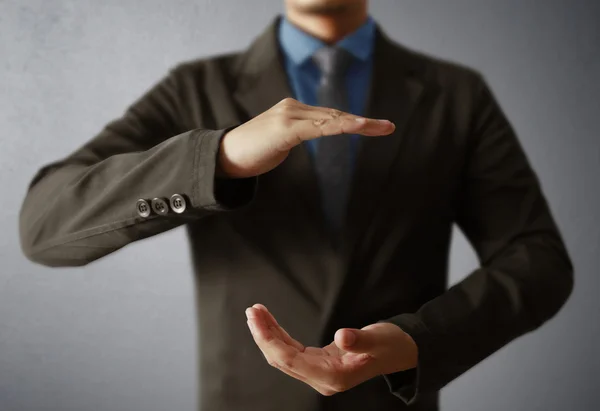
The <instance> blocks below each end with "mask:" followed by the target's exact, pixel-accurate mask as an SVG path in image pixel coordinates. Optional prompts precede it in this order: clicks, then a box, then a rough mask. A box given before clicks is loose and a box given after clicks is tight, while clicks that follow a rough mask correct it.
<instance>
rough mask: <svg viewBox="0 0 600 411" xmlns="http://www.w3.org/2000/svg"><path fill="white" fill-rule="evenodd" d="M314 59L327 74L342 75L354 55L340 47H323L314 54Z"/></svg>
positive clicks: (322, 71) (323, 72) (324, 73)
mask: <svg viewBox="0 0 600 411" xmlns="http://www.w3.org/2000/svg"><path fill="white" fill-rule="evenodd" d="M313 61H314V62H315V64H316V65H317V67H318V68H319V69H320V70H321V73H322V74H323V75H325V76H340V75H343V74H344V73H345V72H346V69H347V68H348V66H350V63H351V62H352V55H351V54H350V53H348V52H347V51H346V50H344V49H342V48H340V47H323V48H320V49H319V50H317V51H316V52H315V54H313Z"/></svg>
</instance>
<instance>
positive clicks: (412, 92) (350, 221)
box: [323, 28, 424, 341]
mask: <svg viewBox="0 0 600 411" xmlns="http://www.w3.org/2000/svg"><path fill="white" fill-rule="evenodd" d="M409 53H410V52H409V51H407V50H404V49H402V48H401V47H400V46H397V45H395V44H393V43H392V42H391V41H390V40H389V39H388V38H387V37H386V36H385V34H384V33H383V32H381V30H380V29H379V28H378V29H377V35H376V43H375V49H374V60H373V72H372V80H371V89H370V92H369V99H368V102H367V103H368V104H367V109H366V112H365V116H366V117H371V118H379V119H387V120H390V121H392V122H393V123H394V124H395V125H396V130H395V131H394V133H393V134H391V135H389V136H379V137H361V138H360V144H361V145H360V149H359V152H358V156H357V164H356V168H355V175H354V180H353V185H352V191H351V194H350V200H349V202H348V214H347V223H346V225H345V233H344V234H345V235H344V242H343V244H342V251H341V258H342V261H341V264H342V265H341V269H340V270H338V271H337V272H336V273H334V278H333V284H332V287H331V290H330V293H329V295H328V299H327V302H326V305H325V307H326V309H325V311H324V312H323V319H324V320H325V321H335V319H334V318H335V316H334V315H333V314H335V313H334V309H336V307H338V306H340V303H342V304H341V305H344V304H343V301H341V300H342V299H344V298H346V297H348V296H350V295H351V294H352V290H350V288H349V286H353V285H352V284H355V283H356V284H357V282H358V279H357V278H355V276H361V275H367V273H360V272H356V273H355V274H354V273H353V271H356V270H354V268H355V267H354V265H353V264H352V262H353V261H356V258H357V257H358V256H360V253H361V248H360V245H361V244H364V241H362V240H364V235H365V233H366V230H367V228H368V226H369V224H370V222H371V221H372V219H373V217H374V215H375V213H376V212H377V209H378V205H380V204H381V203H382V202H383V201H386V199H385V198H383V196H382V189H383V188H384V186H385V185H386V183H388V182H389V181H390V178H391V177H392V176H391V175H390V172H391V168H392V165H393V163H394V160H395V159H396V157H397V155H398V153H399V152H400V150H401V144H402V140H403V135H404V133H405V131H406V129H407V124H408V122H409V120H410V118H411V115H412V114H413V112H414V110H415V108H416V107H417V105H418V103H419V101H420V100H421V97H422V94H423V89H424V85H423V83H422V82H421V80H420V79H419V78H417V77H416V76H414V73H415V72H416V71H417V69H418V66H417V60H416V58H414V57H412V56H411V55H410V54H409ZM350 277H351V278H350ZM356 284H355V285H356ZM344 306H345V305H344ZM330 331H335V330H330ZM327 333H328V331H327V327H326V330H325V334H324V338H325V340H326V339H327V338H330V337H331V336H330V335H327ZM325 340H324V341H325Z"/></svg>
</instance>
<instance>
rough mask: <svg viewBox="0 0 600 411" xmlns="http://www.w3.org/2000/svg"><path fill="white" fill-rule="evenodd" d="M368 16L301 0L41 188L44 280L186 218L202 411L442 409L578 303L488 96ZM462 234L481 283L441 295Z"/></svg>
mask: <svg viewBox="0 0 600 411" xmlns="http://www.w3.org/2000/svg"><path fill="white" fill-rule="evenodd" d="M366 3H367V2H366V0H331V1H326V0H288V1H287V2H286V17H285V18H280V19H277V20H276V21H275V22H274V23H273V24H272V25H271V26H270V27H269V28H267V30H266V31H265V32H264V33H263V34H262V35H261V36H260V37H259V38H258V39H257V40H256V41H255V42H254V43H253V44H252V46H251V47H250V48H249V49H248V50H247V51H245V52H243V53H235V54H230V55H225V56H220V57H216V58H211V59H203V60H196V61H192V62H187V63H184V64H181V65H179V66H177V67H176V68H175V69H173V70H172V71H171V72H170V73H169V75H168V76H166V77H165V78H164V79H163V80H162V81H161V82H160V83H158V84H157V85H156V86H155V87H153V88H152V89H151V90H150V91H149V92H147V94H145V95H144V96H143V97H142V98H141V99H139V100H138V101H137V102H135V103H134V104H133V105H132V106H131V107H130V108H129V109H128V110H127V112H126V113H125V114H124V115H123V117H121V118H119V119H117V120H115V121H113V122H111V123H110V124H108V125H107V126H106V127H105V128H104V130H102V131H101V132H100V133H99V134H98V135H97V136H96V137H95V138H94V139H92V140H91V141H89V142H88V143H87V144H85V145H84V146H83V147H82V148H80V149H79V150H77V151H76V152H74V153H73V154H71V155H70V156H68V157H66V158H65V159H63V160H62V161H59V162H56V163H54V164H51V165H49V166H46V167H44V168H43V169H42V170H41V171H40V172H39V173H38V174H37V176H36V177H35V178H34V179H33V182H32V183H31V187H30V190H29V192H28V194H27V197H26V199H25V202H24V204H23V208H22V213H21V225H20V227H21V237H22V245H23V249H24V251H25V253H26V255H27V256H28V257H29V258H30V259H32V260H33V261H36V262H38V263H42V264H46V265H49V266H78V265H84V264H87V263H89V262H91V261H94V260H96V259H98V258H100V257H102V256H104V255H107V254H109V253H111V252H113V251H116V250H118V249H119V248H122V247H124V246H125V245H127V244H129V243H131V242H133V241H136V240H140V239H142V238H146V237H149V236H152V235H155V234H158V233H161V232H164V231H167V230H169V229H171V228H175V227H177V226H180V225H183V224H186V226H187V230H188V234H189V239H190V242H191V250H192V255H193V261H194V267H195V274H196V277H195V278H196V280H197V282H196V283H197V294H198V308H199V326H200V328H201V331H200V336H201V339H202V341H201V344H200V358H201V362H200V370H201V395H200V399H201V409H202V410H210V411H212V410H221V409H222V410H232V411H234V410H254V409H255V410H287V411H295V410H297V411H303V410H318V409H321V410H349V411H350V410H380V411H385V410H399V409H405V408H406V409H415V410H436V409H438V391H439V390H440V389H441V388H442V387H443V386H445V385H446V384H447V383H449V382H450V381H452V380H453V379H454V378H456V377H458V376H459V375H461V374H462V373H464V372H465V371H467V370H468V369H470V368H471V367H473V366H474V365H476V364H477V363H479V362H480V361H481V360H483V359H484V358H486V357H487V356H489V355H490V354H492V353H493V352H495V351H497V350H498V349H499V348H501V347H502V346H504V345H505V344H507V343H508V342H510V341H511V340H513V339H515V338H516V337H518V336H520V335H523V334H524V333H526V332H528V331H531V330H533V329H535V328H537V327H539V326H540V325H541V324H543V323H544V322H545V321H547V320H548V319H550V318H551V317H552V316H553V315H554V314H555V313H556V312H557V311H558V310H559V309H560V308H561V306H562V305H563V304H564V302H565V301H566V299H567V298H568V296H569V294H570V292H571V290H572V286H573V278H572V265H571V262H570V259H569V257H568V254H567V252H566V250H565V247H564V244H563V242H562V240H561V237H560V234H559V232H558V230H557V227H556V226H555V223H554V221H553V219H552V216H551V214H550V211H549V209H548V206H547V204H546V201H545V199H544V196H543V194H542V192H541V190H540V186H539V183H538V180H537V178H536V176H535V173H534V172H533V171H532V169H531V167H530V165H529V163H528V161H527V158H526V156H525V154H524V152H523V150H522V149H521V147H520V144H519V142H518V140H517V138H516V136H515V134H514V132H513V130H512V128H511V126H510V124H509V122H508V121H507V119H506V118H505V116H504V115H503V113H502V110H501V109H500V107H499V106H498V104H497V103H496V101H495V99H494V97H493V95H492V93H491V92H490V90H489V88H488V86H487V85H486V83H485V81H484V80H483V79H482V77H481V76H480V75H479V74H478V73H476V72H474V71H473V70H470V69H467V68H464V67H460V66H457V65H454V64H450V63H447V62H443V61H440V60H436V59H433V58H430V57H426V56H424V55H421V54H419V53H416V52H414V51H411V50H408V49H406V48H404V47H402V46H400V45H397V44H395V43H393V42H392V41H391V40H390V39H388V38H387V37H386V36H385V35H384V33H383V32H382V31H381V29H380V28H379V27H377V25H376V24H375V23H374V22H373V21H372V20H371V19H370V18H369V16H368V13H367V4H366ZM376 119H380V120H376ZM454 223H456V224H458V225H459V226H460V228H461V229H462V230H463V231H464V233H465V234H466V236H467V238H468V239H469V241H470V242H471V243H472V245H473V247H474V248H475V250H476V252H477V254H478V256H479V259H480V261H481V267H480V268H478V269H477V270H475V271H474V272H472V273H470V274H469V275H468V276H467V277H466V278H465V279H464V280H463V281H461V282H460V283H458V284H456V285H455V286H453V287H452V288H450V289H448V290H446V284H447V259H448V251H449V243H450V234H451V228H452V225H453V224H454ZM262 304H264V305H262ZM266 307H269V309H267V308H266ZM244 311H245V312H246V316H247V325H248V327H249V329H250V332H248V328H247V327H246V324H244V321H246V318H244V317H243V314H242V313H243V312H244ZM274 315H275V316H277V319H278V321H279V323H280V324H282V325H284V326H285V330H284V328H283V327H282V326H280V325H279V324H278V322H277V321H276V320H275V317H274ZM254 343H256V344H254ZM257 346H258V348H257ZM319 347H323V348H319ZM265 359H266V361H265ZM275 368H277V369H278V370H277V369H275ZM280 371H282V372H280ZM392 394H393V395H392Z"/></svg>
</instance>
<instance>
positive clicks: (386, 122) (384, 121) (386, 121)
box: [377, 119, 391, 124]
mask: <svg viewBox="0 0 600 411" xmlns="http://www.w3.org/2000/svg"><path fill="white" fill-rule="evenodd" d="M377 121H379V122H380V123H383V124H390V123H391V121H390V120H383V119H382V120H377Z"/></svg>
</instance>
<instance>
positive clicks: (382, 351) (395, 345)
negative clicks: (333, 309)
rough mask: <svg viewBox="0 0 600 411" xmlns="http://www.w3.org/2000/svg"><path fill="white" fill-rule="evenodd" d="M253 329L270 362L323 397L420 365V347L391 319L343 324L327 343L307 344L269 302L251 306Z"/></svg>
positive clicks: (250, 326) (249, 319) (250, 313)
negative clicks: (280, 320)
mask: <svg viewBox="0 0 600 411" xmlns="http://www.w3.org/2000/svg"><path fill="white" fill-rule="evenodd" d="M246 316H247V317H248V327H249V328H250V331H251V333H252V336H253V338H254V341H255V342H256V344H257V345H258V347H259V348H260V350H261V351H262V353H263V355H264V356H265V359H266V360H267V362H268V363H269V364H270V365H271V366H273V367H275V368H277V369H279V370H281V371H283V372H284V373H286V374H288V375H290V376H291V377H294V378H296V379H298V380H300V381H302V382H304V383H306V384H308V385H310V386H311V387H313V388H314V389H315V390H317V391H318V392H319V393H321V394H323V395H333V394H335V393H338V392H342V391H346V390H348V389H350V388H352V387H354V386H356V385H358V384H360V383H362V382H365V381H367V380H369V379H371V378H374V377H376V376H378V375H382V374H391V373H394V372H398V371H404V370H407V369H410V368H414V367H416V365H417V354H418V353H417V346H416V344H415V342H414V340H413V339H412V338H411V337H410V336H409V335H408V334H407V333H405V332H404V331H402V329H401V328H400V327H398V326H396V325H394V324H391V323H377V324H371V325H368V326H366V327H364V328H362V329H360V330H358V329H350V328H343V329H340V330H338V331H337V332H336V333H335V338H334V341H333V342H332V343H331V344H329V345H327V346H325V347H323V348H318V347H305V346H304V345H302V344H301V343H300V342H298V341H296V340H295V339H293V338H292V337H290V335H289V334H288V333H287V332H286V331H285V330H284V329H283V328H282V327H281V326H280V325H279V324H278V323H277V321H276V320H275V318H274V317H273V315H272V314H271V313H270V312H269V311H268V310H267V308H266V307H265V306H264V305H261V304H255V305H253V306H252V307H250V308H248V309H247V310H246Z"/></svg>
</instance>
